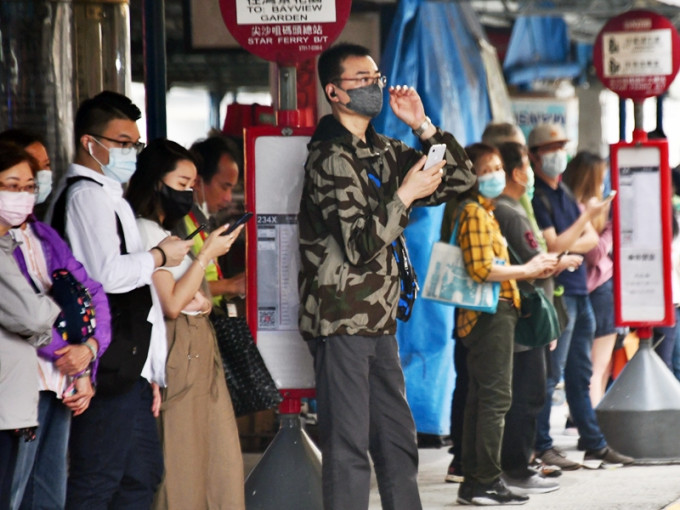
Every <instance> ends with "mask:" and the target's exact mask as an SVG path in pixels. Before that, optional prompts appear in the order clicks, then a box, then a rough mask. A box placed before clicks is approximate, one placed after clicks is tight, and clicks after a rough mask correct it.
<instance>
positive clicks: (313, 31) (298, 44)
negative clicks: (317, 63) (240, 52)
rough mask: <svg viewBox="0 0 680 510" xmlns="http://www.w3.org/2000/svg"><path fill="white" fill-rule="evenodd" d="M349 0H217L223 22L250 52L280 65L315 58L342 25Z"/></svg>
mask: <svg viewBox="0 0 680 510" xmlns="http://www.w3.org/2000/svg"><path fill="white" fill-rule="evenodd" d="M351 6H352V2H351V0H220V8H221V9H222V17H223V18H224V22H225V23H226V25H227V28H228V29H229V32H231V35H233V36H234V39H236V40H237V41H238V42H239V44H240V45H241V46H243V48H244V49H246V50H248V51H249V52H250V53H252V54H253V55H257V56H258V57H261V58H263V59H265V60H269V61H271V62H276V63H278V64H282V65H291V64H294V63H296V62H301V61H303V60H307V59H310V58H312V57H315V56H316V55H318V54H319V53H321V52H322V51H323V50H325V49H326V48H328V46H330V45H331V43H332V42H333V41H335V39H336V38H337V37H338V36H339V35H340V32H341V31H342V29H343V28H344V27H345V24H346V23H347V20H348V18H349V13H350V10H351Z"/></svg>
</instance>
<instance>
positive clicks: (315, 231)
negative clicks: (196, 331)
mask: <svg viewBox="0 0 680 510" xmlns="http://www.w3.org/2000/svg"><path fill="white" fill-rule="evenodd" d="M366 140H367V142H368V143H364V142H363V141H361V140H360V139H359V138H357V137H356V136H354V135H352V134H351V133H350V132H349V131H348V130H347V129H345V128H344V127H343V126H342V125H341V124H340V123H339V122H338V121H337V120H336V119H335V118H334V117H333V116H331V115H328V116H326V117H324V118H322V119H321V121H320V122H319V125H318V127H317V129H316V132H315V133H314V136H313V137H312V140H311V141H310V143H309V145H308V149H309V155H308V157H307V161H306V163H305V176H304V184H303V190H302V198H301V201H300V214H299V216H298V222H299V233H300V256H301V270H300V274H299V280H298V283H299V289H300V312H299V326H300V332H301V333H302V335H303V337H304V338H306V339H310V338H315V337H324V336H331V335H363V336H378V335H385V334H394V332H395V331H396V318H395V317H396V310H397V305H398V302H399V290H400V284H399V272H398V268H397V264H396V262H395V259H394V255H393V252H392V247H391V243H392V242H393V241H394V240H395V239H396V238H397V237H399V236H400V235H401V234H402V232H403V230H404V228H405V227H406V225H407V224H408V216H409V210H408V209H407V208H406V206H405V205H404V203H403V202H402V201H401V200H400V199H399V197H398V196H397V194H396V192H397V189H398V188H399V186H400V185H401V181H402V179H403V177H404V176H405V175H406V173H407V172H408V170H409V169H410V168H411V167H412V166H413V165H414V164H415V163H416V162H417V161H418V159H419V158H420V157H421V156H422V155H423V153H422V152H420V151H417V150H415V149H412V148H410V147H408V146H407V145H405V144H404V143H402V142H401V141H399V140H395V139H392V138H388V137H386V136H382V135H379V134H378V133H376V132H375V130H374V129H373V127H372V126H369V128H368V130H367V132H366ZM434 143H446V145H447V152H446V161H447V165H446V166H445V167H444V172H445V175H444V180H443V181H442V184H441V185H440V186H439V188H438V189H437V190H436V191H435V192H434V193H433V194H432V195H431V196H430V197H427V198H426V199H423V200H420V201H418V202H416V203H415V204H414V205H434V204H439V203H443V202H446V201H447V200H449V199H451V198H453V197H454V196H456V195H457V194H458V193H461V192H463V191H465V190H467V189H469V188H470V187H471V186H472V185H473V183H474V182H475V177H474V174H473V172H472V170H471V168H472V164H471V163H470V161H469V160H468V159H467V157H466V156H465V152H464V151H463V149H462V148H461V146H460V145H459V144H458V142H457V141H456V139H455V138H454V137H453V135H451V134H450V133H446V132H443V131H441V130H439V129H438V130H437V133H436V134H435V135H434V136H433V137H432V138H430V139H429V140H426V141H424V142H423V148H424V150H427V149H429V147H430V145H432V144H434Z"/></svg>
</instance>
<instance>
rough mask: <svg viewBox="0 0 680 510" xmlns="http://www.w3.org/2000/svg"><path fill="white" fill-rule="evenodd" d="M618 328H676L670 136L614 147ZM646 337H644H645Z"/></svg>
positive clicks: (613, 173)
mask: <svg viewBox="0 0 680 510" xmlns="http://www.w3.org/2000/svg"><path fill="white" fill-rule="evenodd" d="M610 148H611V149H610V151H611V152H610V158H611V179H612V188H613V189H615V190H617V191H618V193H617V195H616V197H615V198H614V201H613V202H612V219H613V233H614V249H613V250H612V257H613V259H614V304H615V306H614V312H615V313H614V315H615V321H616V325H617V326H630V327H636V328H642V327H651V326H672V325H673V324H674V323H675V307H674V306H673V291H672V288H671V277H670V274H671V271H673V268H672V262H671V242H672V239H673V229H672V223H671V218H672V217H673V210H672V206H671V195H672V189H671V170H670V166H669V164H668V140H666V139H657V140H645V139H640V140H636V141H633V142H619V143H615V144H613V145H611V146H610ZM641 338H644V337H643V336H641Z"/></svg>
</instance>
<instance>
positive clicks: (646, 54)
mask: <svg viewBox="0 0 680 510" xmlns="http://www.w3.org/2000/svg"><path fill="white" fill-rule="evenodd" d="M679 56H680V37H679V36H678V33H677V31H676V30H675V27H674V26H673V24H672V23H671V22H670V21H669V20H668V19H666V18H665V17H663V16H661V15H659V14H656V13H654V12H651V11H644V10H633V11H629V12H626V13H624V14H621V15H619V16H616V17H614V18H612V19H610V20H609V21H608V22H607V23H606V24H605V25H604V27H603V28H602V30H601V31H600V33H599V34H598V36H597V38H596V40H595V45H594V47H593V63H594V65H595V69H596V71H597V75H598V76H599V78H600V80H601V81H602V83H603V84H604V86H605V87H607V88H609V89H611V90H612V91H614V92H616V93H617V94H618V95H619V96H620V97H623V98H629V99H632V100H633V102H634V108H635V110H634V111H635V115H634V117H635V127H634V129H633V142H632V143H630V144H629V143H626V142H625V141H621V142H619V143H617V144H614V145H612V146H611V149H610V158H611V175H612V186H613V188H614V189H616V190H617V191H619V194H618V196H617V198H616V199H615V200H614V203H613V208H612V213H613V223H614V250H615V258H614V287H615V313H616V324H617V325H619V326H634V327H637V328H638V333H639V335H640V338H650V337H651V333H652V331H651V327H652V326H656V325H673V324H674V322H675V314H674V310H673V306H672V299H671V289H670V279H669V278H668V276H669V275H670V271H671V264H670V242H671V239H672V235H671V230H670V229H671V225H670V219H671V214H672V210H671V205H670V203H671V200H670V198H671V197H670V168H669V165H668V141H667V140H648V139H647V133H646V132H645V131H644V129H643V126H642V103H643V101H644V100H645V99H646V98H648V97H652V96H659V95H661V94H663V93H664V92H665V91H666V90H667V89H668V87H669V86H670V84H671V83H672V81H673V79H674V78H675V76H676V74H677V72H678V68H679V67H680V58H679ZM622 160H624V162H623V163H622ZM622 171H623V173H624V175H623V177H622V175H621V172H622ZM622 179H625V185H624V188H625V189H624V190H623V191H624V193H621V189H620V188H621V185H622V182H621V180H622ZM633 183H635V184H633ZM649 183H653V186H652V189H653V188H656V189H657V191H656V192H655V193H658V196H639V197H638V196H636V194H641V193H643V192H642V191H641V186H640V185H641V184H642V185H648V184H649ZM622 199H623V200H624V201H625V200H628V203H627V204H625V207H626V208H627V209H628V213H629V216H630V215H631V213H632V211H631V208H634V207H636V204H640V203H641V202H643V201H645V200H654V201H656V200H659V204H660V211H659V212H660V217H659V218H654V221H655V222H658V223H657V224H660V225H661V230H660V236H659V238H658V239H655V240H654V241H655V242H657V243H661V245H660V246H656V247H651V246H650V249H651V248H661V249H662V256H661V259H662V260H661V262H662V271H663V280H662V287H663V288H662V289H661V292H662V294H663V296H664V297H665V300H666V303H665V306H664V307H663V310H661V309H660V307H657V308H659V309H658V310H657V311H656V312H654V311H651V310H650V311H649V313H648V314H647V315H645V313H641V314H640V315H639V316H638V315H636V314H635V313H634V312H633V313H628V312H627V310H630V307H626V306H625V303H626V301H627V300H628V302H633V301H634V300H635V297H634V296H635V293H636V292H637V293H639V294H642V293H645V292H651V290H650V289H645V288H644V282H643V281H642V278H641V279H638V280H636V279H635V278H634V277H632V274H631V273H630V272H629V273H626V275H625V277H624V276H623V275H622V265H624V264H628V266H627V267H629V268H630V267H637V268H638V269H640V271H641V272H640V273H639V274H640V275H647V276H649V274H654V269H652V270H651V272H650V273H646V272H645V271H646V269H645V268H644V262H642V261H645V262H646V261H648V258H649V257H655V256H658V255H659V253H658V252H657V253H656V254H652V253H651V252H649V253H646V254H643V253H641V252H642V251H644V249H642V246H641V245H640V244H639V243H638V244H637V245H636V242H635V238H636V236H638V237H639V236H640V235H641V232H640V230H641V229H640V228H637V230H636V229H635V228H634V225H633V223H634V222H632V221H630V218H628V219H627V220H626V221H627V223H626V224H625V225H623V224H622V219H621V200H622ZM640 213H644V211H640ZM636 250H637V251H636ZM622 251H623V252H625V255H622ZM638 251H639V252H640V253H638ZM638 256H639V257H642V258H641V259H640V265H638V266H635V262H634V261H635V260H637V259H636V257H638ZM626 257H628V258H626ZM657 262H658V260H657ZM649 264H650V265H653V264H654V263H652V261H651V260H649ZM650 265H648V268H649V267H651V266H650ZM657 269H658V266H657ZM635 274H637V273H635ZM648 280H649V279H648ZM657 296H658V294H657ZM640 317H643V318H642V319H640ZM645 317H646V318H645Z"/></svg>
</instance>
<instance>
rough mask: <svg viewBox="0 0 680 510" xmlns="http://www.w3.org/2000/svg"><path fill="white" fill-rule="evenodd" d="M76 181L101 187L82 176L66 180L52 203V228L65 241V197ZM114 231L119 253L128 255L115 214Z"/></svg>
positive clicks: (119, 223) (120, 224)
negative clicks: (116, 233)
mask: <svg viewBox="0 0 680 510" xmlns="http://www.w3.org/2000/svg"><path fill="white" fill-rule="evenodd" d="M78 181H90V182H94V183H95V184H96V185H97V186H101V185H102V184H101V183H99V182H97V181H95V180H94V179H92V178H90V177H86V176H84V175H76V176H75V177H69V178H68V179H66V186H65V187H64V189H63V190H62V191H61V194H60V195H59V196H58V197H57V200H56V202H55V203H54V209H53V210H52V228H53V229H54V230H56V231H57V233H58V234H59V235H60V236H61V238H62V239H66V197H67V195H68V190H69V188H70V187H71V186H73V185H74V184H75V183H76V182H78ZM116 229H117V231H118V238H119V239H120V252H121V253H122V254H123V255H125V254H127V253H128V251H127V246H126V244H125V234H124V233H123V224H122V223H121V222H120V218H119V217H118V214H116Z"/></svg>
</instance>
